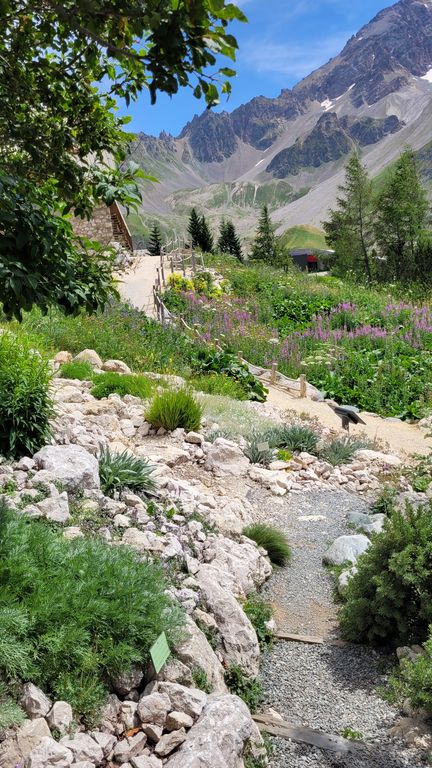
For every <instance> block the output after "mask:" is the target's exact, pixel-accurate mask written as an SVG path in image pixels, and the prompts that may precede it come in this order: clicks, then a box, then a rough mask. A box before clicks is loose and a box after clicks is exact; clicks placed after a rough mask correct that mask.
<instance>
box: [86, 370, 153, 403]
mask: <svg viewBox="0 0 432 768" xmlns="http://www.w3.org/2000/svg"><path fill="white" fill-rule="evenodd" d="M93 380H94V386H93V388H92V389H91V390H90V394H91V395H93V397H96V398H97V399H98V400H101V399H102V398H103V397H108V395H111V394H113V393H116V394H117V395H121V396H122V397H123V396H124V395H133V396H134V397H140V398H141V399H142V400H147V399H148V398H149V397H150V395H151V393H152V391H153V387H152V383H151V381H150V380H149V379H147V378H146V376H143V375H142V374H136V375H134V374H124V373H117V372H115V371H110V372H107V373H99V374H97V375H96V376H95V377H94V379H93Z"/></svg>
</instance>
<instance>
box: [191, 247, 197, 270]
mask: <svg viewBox="0 0 432 768" xmlns="http://www.w3.org/2000/svg"><path fill="white" fill-rule="evenodd" d="M195 273H196V258H195V251H194V250H193V249H192V274H193V275H194V274H195Z"/></svg>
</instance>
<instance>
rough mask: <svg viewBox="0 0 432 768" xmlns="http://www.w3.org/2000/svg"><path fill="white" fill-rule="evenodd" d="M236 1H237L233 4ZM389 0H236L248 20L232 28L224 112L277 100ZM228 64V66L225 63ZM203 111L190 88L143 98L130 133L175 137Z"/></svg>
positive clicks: (135, 106)
mask: <svg viewBox="0 0 432 768" xmlns="http://www.w3.org/2000/svg"><path fill="white" fill-rule="evenodd" d="M234 2H235V0H234ZM391 4H392V3H391V1H390V2H389V0H387V2H386V0H237V5H240V6H241V7H242V9H243V10H244V12H245V14H246V15H247V17H248V19H249V23H248V24H239V23H237V24H236V25H235V26H234V25H233V33H234V34H235V35H236V37H237V40H238V42H239V48H240V50H239V53H238V56H237V63H236V65H234V68H235V69H236V70H237V73H238V74H237V77H235V78H233V81H232V87H233V93H232V96H231V98H230V99H229V101H228V102H227V101H226V99H224V100H223V101H222V103H221V108H222V109H227V110H228V111H231V110H233V109H234V108H235V107H237V106H239V104H243V103H244V102H246V101H249V100H250V99H251V98H253V96H261V95H262V96H270V97H273V96H277V95H278V94H279V93H280V91H281V89H282V88H290V87H292V86H293V85H295V83H297V82H298V81H299V80H301V78H302V77H305V76H306V75H308V74H309V73H310V72H311V71H312V70H313V69H316V68H317V67H319V66H321V65H322V64H324V63H325V62H326V61H328V59H329V58H331V57H332V56H334V55H335V54H337V53H338V52H339V51H340V50H341V48H342V47H343V45H344V44H345V42H346V41H347V40H348V38H349V37H351V35H353V34H354V33H355V32H357V31H358V30H359V28H360V27H361V26H362V25H363V24H365V23H366V22H368V21H370V19H371V18H373V16H375V14H376V13H378V11H380V10H382V8H386V7H387V6H388V5H391ZM226 66H231V65H230V64H229V62H228V63H227V64H226ZM202 110H203V105H202V104H200V102H198V101H197V100H196V99H194V97H193V96H192V94H191V93H190V91H189V90H187V89H186V90H183V91H181V92H179V93H178V94H177V95H176V96H174V97H173V98H172V99H170V98H168V97H167V96H161V95H160V96H159V97H158V102H157V104H156V105H155V106H151V105H150V102H149V99H148V95H147V94H142V96H141V97H140V99H139V101H138V102H137V103H135V104H133V105H131V106H130V107H129V108H128V110H127V113H128V114H130V115H132V122H131V123H130V125H129V126H128V129H129V130H132V131H144V132H145V133H149V134H154V135H157V134H159V132H160V131H162V130H166V131H168V132H169V133H172V134H173V135H174V136H176V135H177V134H178V133H179V132H180V131H181V129H182V128H183V126H184V124H185V123H186V122H187V121H188V120H191V119H192V117H193V116H194V114H196V113H199V112H201V111H202Z"/></svg>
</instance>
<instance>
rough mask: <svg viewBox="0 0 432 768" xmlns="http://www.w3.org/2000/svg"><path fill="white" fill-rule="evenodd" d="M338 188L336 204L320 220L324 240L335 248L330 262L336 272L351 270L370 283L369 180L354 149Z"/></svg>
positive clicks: (371, 272)
mask: <svg viewBox="0 0 432 768" xmlns="http://www.w3.org/2000/svg"><path fill="white" fill-rule="evenodd" d="M339 192H340V193H341V194H340V195H339V197H338V198H337V205H338V207H337V208H336V209H335V210H331V211H330V218H329V220H328V221H325V222H323V227H324V231H325V233H326V240H327V242H328V244H329V245H331V246H332V248H334V251H335V253H334V255H333V257H332V258H331V259H330V264H331V266H332V268H333V269H334V271H335V272H336V273H337V274H342V275H343V274H346V273H347V272H352V273H354V274H355V275H356V276H357V277H359V278H366V281H367V282H368V283H370V282H371V281H372V277H373V265H374V258H373V250H372V249H373V245H374V233H373V208H372V183H371V181H370V179H369V176H368V173H367V170H366V168H365V166H364V165H362V163H361V161H360V157H359V155H358V154H357V153H355V154H353V155H352V156H351V157H350V159H349V161H348V163H347V165H346V168H345V182H344V184H342V185H341V186H340V187H339Z"/></svg>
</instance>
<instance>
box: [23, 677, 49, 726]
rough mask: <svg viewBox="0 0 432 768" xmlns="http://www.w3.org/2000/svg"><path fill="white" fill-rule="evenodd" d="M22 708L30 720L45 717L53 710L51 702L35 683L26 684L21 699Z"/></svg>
mask: <svg viewBox="0 0 432 768" xmlns="http://www.w3.org/2000/svg"><path fill="white" fill-rule="evenodd" d="M20 703H21V706H22V708H23V710H24V712H25V713H26V715H28V716H29V717H30V718H34V717H45V715H47V714H48V712H49V711H50V709H51V702H50V700H49V698H48V696H45V694H44V692H43V691H41V689H40V688H38V687H37V686H36V685H33V683H24V685H23V693H22V697H21V701H20Z"/></svg>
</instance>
